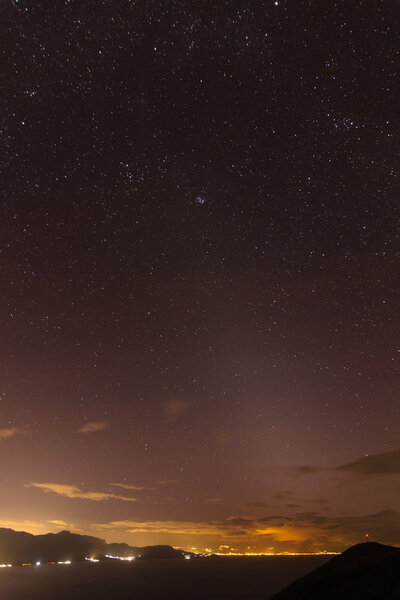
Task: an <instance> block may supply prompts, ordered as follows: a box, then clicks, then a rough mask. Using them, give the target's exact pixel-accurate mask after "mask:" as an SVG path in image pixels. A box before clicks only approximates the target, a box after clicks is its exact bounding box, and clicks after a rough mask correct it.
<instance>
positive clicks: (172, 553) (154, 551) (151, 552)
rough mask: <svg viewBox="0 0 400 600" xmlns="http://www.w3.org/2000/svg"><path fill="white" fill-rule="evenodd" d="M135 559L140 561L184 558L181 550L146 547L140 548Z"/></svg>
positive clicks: (168, 547) (164, 547)
mask: <svg viewBox="0 0 400 600" xmlns="http://www.w3.org/2000/svg"><path fill="white" fill-rule="evenodd" d="M137 558H138V559H140V560H147V559H151V558H157V559H163V558H184V554H183V552H182V550H175V548H171V546H147V547H146V548H140V552H139V554H138V556H137Z"/></svg>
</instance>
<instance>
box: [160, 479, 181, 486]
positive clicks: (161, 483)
mask: <svg viewBox="0 0 400 600" xmlns="http://www.w3.org/2000/svg"><path fill="white" fill-rule="evenodd" d="M172 483H178V480H177V479H163V480H161V481H157V485H171V484H172Z"/></svg>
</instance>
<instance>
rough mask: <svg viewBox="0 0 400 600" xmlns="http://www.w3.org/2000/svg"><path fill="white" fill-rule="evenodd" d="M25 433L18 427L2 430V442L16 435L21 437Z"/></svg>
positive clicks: (0, 436) (0, 431)
mask: <svg viewBox="0 0 400 600" xmlns="http://www.w3.org/2000/svg"><path fill="white" fill-rule="evenodd" d="M22 433H23V432H22V431H21V430H20V429H18V428H17V427H7V428H5V429H0V441H2V440H7V439H8V438H11V437H14V436H15V435H20V434H22Z"/></svg>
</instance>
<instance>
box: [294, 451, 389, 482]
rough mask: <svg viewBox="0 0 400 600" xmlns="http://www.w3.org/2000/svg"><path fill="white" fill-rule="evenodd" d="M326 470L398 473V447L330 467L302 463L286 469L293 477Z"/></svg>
mask: <svg viewBox="0 0 400 600" xmlns="http://www.w3.org/2000/svg"><path fill="white" fill-rule="evenodd" d="M328 471H330V472H335V471H336V472H337V471H343V472H345V473H349V474H354V475H362V476H365V477H376V476H392V475H400V448H399V449H396V450H391V451H390V452H382V453H381V454H371V455H366V456H362V457H361V458H358V459H356V460H354V461H352V462H350V463H346V464H345V465H340V466H339V467H333V468H330V469H326V468H319V467H315V466H312V465H303V466H300V467H293V468H290V469H288V473H289V474H290V475H292V476H293V477H302V476H304V475H313V474H315V473H322V472H328Z"/></svg>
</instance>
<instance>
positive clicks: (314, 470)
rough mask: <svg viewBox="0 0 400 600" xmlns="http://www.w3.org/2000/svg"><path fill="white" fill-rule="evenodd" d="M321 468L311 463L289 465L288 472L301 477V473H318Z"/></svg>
mask: <svg viewBox="0 0 400 600" xmlns="http://www.w3.org/2000/svg"><path fill="white" fill-rule="evenodd" d="M321 470H322V469H319V468H318V467H313V466H311V465H302V466H300V467H291V468H290V469H289V474H290V475H292V476H293V477H303V475H311V474H312V473H318V472H319V471H321Z"/></svg>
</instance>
